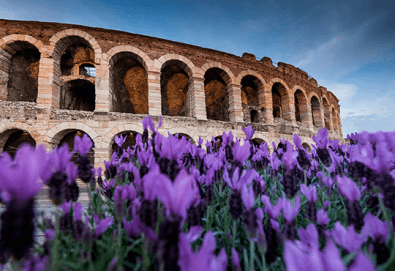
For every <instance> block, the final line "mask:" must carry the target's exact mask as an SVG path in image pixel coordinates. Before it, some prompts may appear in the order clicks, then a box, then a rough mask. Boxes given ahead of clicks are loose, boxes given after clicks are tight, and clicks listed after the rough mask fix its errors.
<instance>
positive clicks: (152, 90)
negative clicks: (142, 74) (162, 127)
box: [147, 71, 162, 116]
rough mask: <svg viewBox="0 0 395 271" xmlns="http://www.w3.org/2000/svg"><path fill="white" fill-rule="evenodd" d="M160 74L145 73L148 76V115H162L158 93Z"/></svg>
mask: <svg viewBox="0 0 395 271" xmlns="http://www.w3.org/2000/svg"><path fill="white" fill-rule="evenodd" d="M160 74H161V73H160V72H158V71H147V76H148V114H150V115H151V116H160V115H162V103H161V102H162V101H161V93H160Z"/></svg>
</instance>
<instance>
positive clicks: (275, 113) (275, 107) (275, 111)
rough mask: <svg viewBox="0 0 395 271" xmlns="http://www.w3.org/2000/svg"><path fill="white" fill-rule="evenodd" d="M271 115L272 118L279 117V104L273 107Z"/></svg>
mask: <svg viewBox="0 0 395 271" xmlns="http://www.w3.org/2000/svg"><path fill="white" fill-rule="evenodd" d="M273 117H274V118H281V107H280V106H274V107H273Z"/></svg>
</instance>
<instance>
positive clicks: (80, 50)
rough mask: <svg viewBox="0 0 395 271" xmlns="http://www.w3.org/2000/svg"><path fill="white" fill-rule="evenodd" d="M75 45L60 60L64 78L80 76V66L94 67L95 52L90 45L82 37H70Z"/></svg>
mask: <svg viewBox="0 0 395 271" xmlns="http://www.w3.org/2000/svg"><path fill="white" fill-rule="evenodd" d="M69 40H73V41H74V43H72V44H70V45H69V46H68V47H67V48H66V50H65V51H64V52H63V55H62V57H61V58H60V70H61V73H62V76H69V75H79V74H80V73H79V71H80V65H81V64H87V63H90V64H91V66H93V67H94V65H93V63H95V52H94V50H93V49H92V48H91V47H90V45H89V43H88V42H87V41H86V40H84V39H82V38H81V37H77V36H73V37H69Z"/></svg>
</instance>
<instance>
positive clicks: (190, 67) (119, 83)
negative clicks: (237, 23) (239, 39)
mask: <svg viewBox="0 0 395 271" xmlns="http://www.w3.org/2000/svg"><path fill="white" fill-rule="evenodd" d="M338 103H339V99H338V98H337V97H336V96H335V95H333V93H332V92H330V91H327V89H326V88H325V87H322V86H318V84H317V81H316V80H315V79H314V78H311V77H309V76H308V74H307V73H306V72H304V71H302V70H300V69H299V68H296V67H294V66H292V65H290V64H286V63H282V62H279V63H278V64H277V66H274V65H273V63H272V61H271V59H270V58H268V57H264V58H262V59H261V60H257V59H256V58H255V56H254V55H253V54H249V53H244V54H243V56H242V57H238V56H235V55H231V54H228V53H225V52H220V51H216V50H211V49H206V48H201V47H197V46H193V45H189V44H183V43H180V42H174V41H168V40H163V39H159V38H154V37H148V36H143V35H137V34H132V33H126V32H121V31H115V30H107V29H100V28H92V27H86V26H79V25H69V24H60V23H45V22H31V21H29V22H28V21H12V20H0V150H1V151H3V150H4V151H7V152H9V153H11V154H13V153H14V152H15V150H16V148H18V146H20V145H21V144H23V143H26V144H30V145H37V144H45V146H46V147H47V149H48V150H51V149H52V148H53V147H55V146H59V145H61V144H68V145H69V147H70V149H71V148H72V144H73V138H74V137H75V135H80V136H81V135H82V134H84V133H85V134H87V135H88V136H89V137H90V138H91V139H92V140H93V142H94V146H93V148H92V150H91V152H90V156H91V160H92V162H93V163H94V164H95V166H96V167H97V166H103V165H104V160H109V159H110V156H111V153H112V151H113V150H114V149H115V145H114V137H115V136H116V135H119V134H123V135H125V136H127V137H128V139H127V141H126V143H125V144H124V147H125V148H126V147H128V146H133V144H134V142H135V136H136V135H137V133H142V131H143V127H142V123H141V121H142V120H143V119H144V118H145V117H146V116H147V115H148V114H150V115H151V116H153V119H154V120H155V121H156V122H157V121H158V116H160V115H161V116H162V124H163V125H162V128H160V129H159V132H160V133H163V134H165V135H167V132H169V133H171V134H176V133H178V134H179V136H185V137H187V138H188V139H190V140H191V142H193V143H197V142H198V139H199V137H201V138H202V139H204V140H211V138H212V137H215V138H218V139H220V137H221V135H222V132H224V131H225V132H229V131H232V133H233V135H234V136H237V137H245V135H244V132H243V131H242V127H243V126H248V125H251V126H252V127H253V128H254V129H255V134H254V137H253V141H254V142H255V143H256V144H260V143H262V142H268V143H271V142H272V141H274V142H276V143H278V142H279V139H280V138H283V137H286V138H288V139H289V140H290V141H292V135H293V134H294V133H297V134H298V135H299V136H300V137H301V138H302V141H303V146H305V147H306V148H310V147H311V146H310V145H311V144H312V143H313V141H312V135H313V134H316V133H317V131H318V130H319V129H320V128H322V127H324V126H325V127H327V129H328V130H329V132H330V133H329V135H330V138H331V139H335V138H337V139H339V140H340V141H341V142H343V136H342V130H341V119H340V106H339V104H338ZM203 145H204V144H203ZM269 149H272V145H271V144H269ZM73 159H75V157H74V158H73Z"/></svg>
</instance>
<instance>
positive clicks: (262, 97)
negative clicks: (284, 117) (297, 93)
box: [258, 84, 274, 124]
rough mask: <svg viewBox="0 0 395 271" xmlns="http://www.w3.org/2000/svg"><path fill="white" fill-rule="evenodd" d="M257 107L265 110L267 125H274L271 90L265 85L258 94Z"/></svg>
mask: <svg viewBox="0 0 395 271" xmlns="http://www.w3.org/2000/svg"><path fill="white" fill-rule="evenodd" d="M258 99H259V106H262V107H264V108H265V118H266V123H267V124H274V118H273V101H272V88H271V86H270V85H268V84H266V85H264V86H263V88H262V89H260V90H259V92H258Z"/></svg>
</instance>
